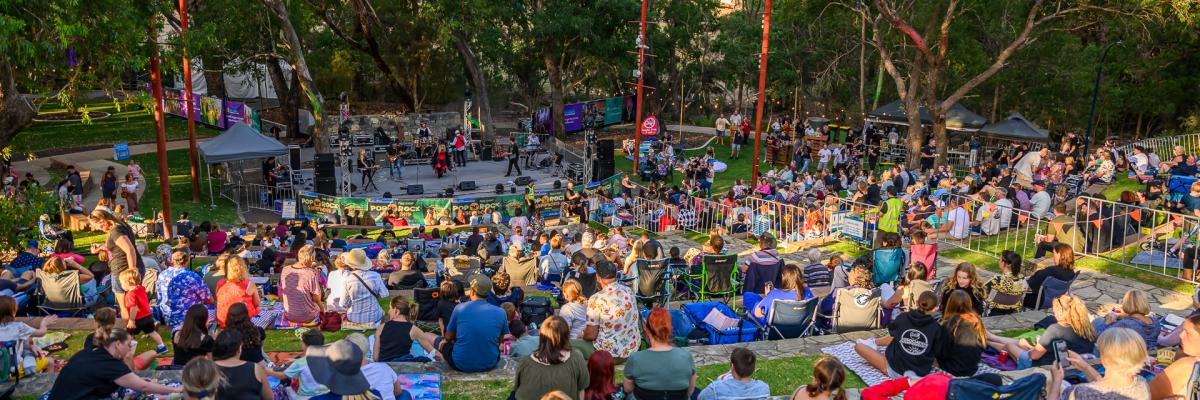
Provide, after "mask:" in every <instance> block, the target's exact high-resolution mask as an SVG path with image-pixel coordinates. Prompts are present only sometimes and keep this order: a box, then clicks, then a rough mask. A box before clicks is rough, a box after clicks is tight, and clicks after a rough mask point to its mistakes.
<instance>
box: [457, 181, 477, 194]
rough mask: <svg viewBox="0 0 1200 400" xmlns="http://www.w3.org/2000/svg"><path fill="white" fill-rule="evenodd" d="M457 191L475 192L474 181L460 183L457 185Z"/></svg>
mask: <svg viewBox="0 0 1200 400" xmlns="http://www.w3.org/2000/svg"><path fill="white" fill-rule="evenodd" d="M458 190H459V191H463V192H465V191H468V190H475V181H462V182H459V183H458Z"/></svg>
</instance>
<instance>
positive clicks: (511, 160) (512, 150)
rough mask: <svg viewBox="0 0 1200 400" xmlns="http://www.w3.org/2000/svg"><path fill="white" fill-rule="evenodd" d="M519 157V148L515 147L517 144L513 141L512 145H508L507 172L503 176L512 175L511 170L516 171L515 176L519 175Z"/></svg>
mask: <svg viewBox="0 0 1200 400" xmlns="http://www.w3.org/2000/svg"><path fill="white" fill-rule="evenodd" d="M520 157H521V146H517V142H516V141H513V142H512V144H510V145H508V172H505V173H504V176H509V175H512V170H513V168H516V169H517V175H521V166H520V165H518V163H517V160H518V159H520Z"/></svg>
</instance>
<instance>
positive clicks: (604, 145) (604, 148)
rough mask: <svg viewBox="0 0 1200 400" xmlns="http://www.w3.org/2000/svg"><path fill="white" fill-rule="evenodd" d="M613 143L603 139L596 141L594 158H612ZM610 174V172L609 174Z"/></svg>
mask: <svg viewBox="0 0 1200 400" xmlns="http://www.w3.org/2000/svg"><path fill="white" fill-rule="evenodd" d="M614 146H615V143H614V142H613V141H612V140H609V139H604V140H597V141H596V159H597V160H612V159H613V155H614V154H615V153H614V150H613V149H615V147H614ZM610 176H611V174H610Z"/></svg>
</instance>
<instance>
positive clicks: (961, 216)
mask: <svg viewBox="0 0 1200 400" xmlns="http://www.w3.org/2000/svg"><path fill="white" fill-rule="evenodd" d="M946 219H947V220H948V221H949V222H948V223H949V224H952V225H951V226H950V237H952V238H955V239H966V238H967V237H968V236H971V216H970V215H969V214H967V210H966V209H963V208H962V207H958V208H955V209H954V210H953V211H950V215H949V216H947V217H946Z"/></svg>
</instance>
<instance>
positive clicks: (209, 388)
mask: <svg viewBox="0 0 1200 400" xmlns="http://www.w3.org/2000/svg"><path fill="white" fill-rule="evenodd" d="M179 381H180V382H179V383H180V384H181V386H182V389H183V399H184V400H213V399H215V398H216V396H217V389H218V388H220V387H221V383H222V382H224V381H225V376H224V375H223V374H221V369H220V368H217V364H215V363H213V362H212V360H210V359H208V358H198V359H195V360H193V361H189V362H188V363H187V365H185V366H184V367H183V372H182V373H180V374H179Z"/></svg>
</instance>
